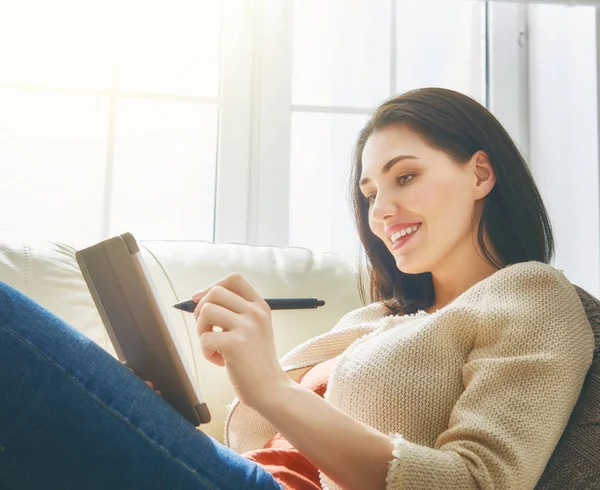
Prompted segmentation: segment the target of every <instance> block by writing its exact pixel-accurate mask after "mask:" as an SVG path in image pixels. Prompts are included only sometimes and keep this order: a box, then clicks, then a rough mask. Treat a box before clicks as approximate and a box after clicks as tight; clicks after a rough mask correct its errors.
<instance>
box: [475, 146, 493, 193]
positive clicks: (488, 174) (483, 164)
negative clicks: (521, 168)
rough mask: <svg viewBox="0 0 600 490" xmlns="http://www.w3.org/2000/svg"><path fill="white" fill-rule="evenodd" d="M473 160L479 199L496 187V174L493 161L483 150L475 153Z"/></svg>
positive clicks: (476, 191) (476, 190)
mask: <svg viewBox="0 0 600 490" xmlns="http://www.w3.org/2000/svg"><path fill="white" fill-rule="evenodd" d="M472 161H473V164H474V174H475V180H474V184H475V188H474V191H475V192H474V193H475V197H476V198H477V199H483V198H484V197H485V196H487V195H488V194H489V193H490V192H491V191H492V189H493V188H494V185H495V184H496V174H495V172H494V168H493V167H492V163H491V162H490V158H489V157H488V155H487V153H486V152H484V151H483V150H479V151H477V152H476V153H475V154H474V155H473V158H472Z"/></svg>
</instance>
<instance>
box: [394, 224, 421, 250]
mask: <svg viewBox="0 0 600 490" xmlns="http://www.w3.org/2000/svg"><path fill="white" fill-rule="evenodd" d="M421 226H422V225H421ZM421 226H419V228H417V231H413V232H412V233H410V234H408V233H407V234H406V235H404V236H403V237H401V238H398V240H396V241H395V242H394V243H393V244H392V250H398V249H399V248H400V247H403V246H404V244H405V243H406V242H408V241H409V240H410V239H411V238H412V237H413V236H415V235H416V234H417V233H419V231H421Z"/></svg>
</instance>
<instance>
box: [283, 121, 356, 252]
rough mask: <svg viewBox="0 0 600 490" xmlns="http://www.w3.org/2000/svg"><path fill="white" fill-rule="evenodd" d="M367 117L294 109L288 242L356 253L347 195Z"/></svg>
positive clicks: (320, 250) (318, 248) (321, 249)
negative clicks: (353, 154)
mask: <svg viewBox="0 0 600 490" xmlns="http://www.w3.org/2000/svg"><path fill="white" fill-rule="evenodd" d="M366 121H367V116H364V115H358V114H316V113H295V114H293V115H292V138H291V167H290V245H291V246H298V247H307V248H309V249H311V250H312V251H313V252H337V253H343V254H349V255H357V254H358V252H359V241H358V238H357V233H356V231H355V228H354V219H353V217H352V214H351V212H350V209H351V208H350V204H349V199H348V189H349V179H350V169H351V159H352V149H353V147H354V144H355V143H356V140H357V138H358V132H359V131H360V130H361V129H362V127H363V126H364V124H365V123H366Z"/></svg>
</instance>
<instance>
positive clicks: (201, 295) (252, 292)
mask: <svg viewBox="0 0 600 490" xmlns="http://www.w3.org/2000/svg"><path fill="white" fill-rule="evenodd" d="M216 287H222V288H223V289H226V290H229V291H231V292H232V293H235V294H236V295H237V296H240V297H241V298H242V299H245V300H246V301H250V302H252V303H264V300H263V299H262V297H261V296H260V295H259V294H258V293H257V292H256V289H254V288H253V287H252V286H251V285H250V283H249V282H248V281H246V279H244V278H243V277H242V276H241V275H240V274H238V273H234V274H230V275H228V276H227V277H225V278H223V279H221V280H220V281H219V282H217V283H216V284H214V285H213V286H210V287H208V288H206V289H204V290H202V291H198V292H197V293H194V295H193V296H192V297H193V298H194V301H196V299H198V304H199V305H201V304H202V302H203V301H205V300H206V297H207V296H208V295H210V293H211V292H212V291H213V290H214V289H215V288H216Z"/></svg>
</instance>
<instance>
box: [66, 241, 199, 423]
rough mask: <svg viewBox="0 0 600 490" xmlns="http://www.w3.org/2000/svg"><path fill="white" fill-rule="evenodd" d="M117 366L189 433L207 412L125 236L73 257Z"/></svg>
mask: <svg viewBox="0 0 600 490" xmlns="http://www.w3.org/2000/svg"><path fill="white" fill-rule="evenodd" d="M75 258H76V259H77V263H78V264H79V268H80V269H81V273H82V274H83V278H84V279H85V282H86V284H87V286H88V289H89V290H90V293H91V295H92V298H93V299H94V303H95V304H96V308H97V309H98V312H99V313H100V318H101V319H102V322H103V323H104V327H105V328H106V331H107V332H108V335H109V337H110V340H111V341H112V343H113V346H114V348H115V351H116V353H117V356H118V358H119V360H121V361H124V362H126V363H127V365H128V366H129V367H131V368H132V369H133V370H134V371H135V372H136V373H137V374H138V375H139V376H140V377H141V378H142V379H144V380H149V381H152V383H153V384H154V387H155V389H156V390H160V392H161V393H162V397H163V398H164V399H165V400H166V401H167V402H168V403H170V404H171V405H172V406H173V408H175V410H177V411H178V412H179V413H180V414H181V415H183V416H184V417H185V418H186V419H187V420H189V421H190V422H191V423H192V424H194V426H195V427H197V426H199V425H200V424H206V423H208V422H210V412H209V410H208V407H207V405H206V403H205V402H204V400H203V399H202V396H201V394H200V390H199V388H198V387H197V386H196V384H195V383H194V381H193V380H194V377H193V376H192V372H191V371H190V368H189V366H188V365H187V363H186V360H185V357H184V354H183V351H182V350H181V348H180V346H179V345H178V342H177V338H176V335H175V331H174V329H173V327H172V325H171V324H170V322H169V318H168V316H167V314H166V313H165V310H164V307H163V306H162V304H161V302H160V298H159V295H158V293H157V290H156V288H155V287H154V284H153V283H152V278H151V277H150V273H149V271H148V269H147V268H146V264H145V263H144V259H143V257H142V254H141V253H140V249H139V247H138V244H137V242H136V240H135V238H134V237H133V235H132V234H131V233H123V234H122V235H119V236H116V237H113V238H109V239H107V240H104V241H102V242H100V243H98V244H96V245H93V246H91V247H88V248H84V249H82V250H79V251H77V252H76V253H75Z"/></svg>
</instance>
